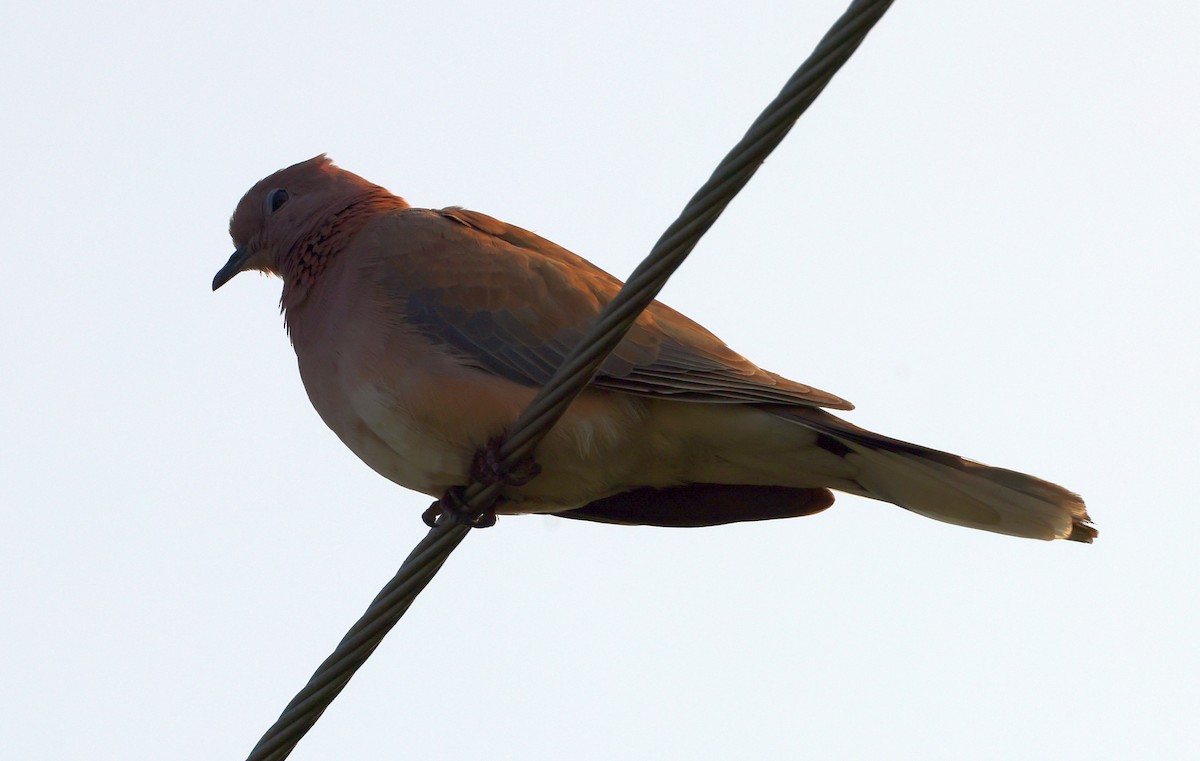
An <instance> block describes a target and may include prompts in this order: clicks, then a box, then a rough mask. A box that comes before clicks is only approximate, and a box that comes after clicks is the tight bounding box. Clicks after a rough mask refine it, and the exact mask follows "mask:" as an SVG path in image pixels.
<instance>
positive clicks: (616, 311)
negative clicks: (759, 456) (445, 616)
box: [247, 0, 892, 761]
mask: <svg viewBox="0 0 1200 761" xmlns="http://www.w3.org/2000/svg"><path fill="white" fill-rule="evenodd" d="M891 4H892V0H856V2H854V3H852V4H851V6H850V8H849V9H847V11H846V12H845V13H844V14H843V15H842V17H841V18H839V19H838V20H837V22H836V23H835V24H834V25H833V27H832V28H831V29H830V30H829V32H828V33H827V34H826V35H825V36H824V37H823V38H822V39H821V41H820V43H818V44H817V47H816V48H815V49H814V50H813V52H812V54H811V55H810V56H809V57H808V59H807V60H806V61H805V62H804V63H803V64H801V66H800V68H799V69H798V70H797V71H796V73H795V74H794V75H793V76H792V78H791V79H790V80H788V82H787V84H786V85H784V87H783V90H782V91H780V93H779V95H778V96H776V98H775V99H774V100H773V101H772V102H771V103H770V105H768V106H767V108H766V109H765V110H764V111H763V112H762V114H761V115H760V116H759V117H758V119H756V120H755V121H754V123H753V124H752V125H751V126H750V129H749V130H748V131H747V132H746V135H745V136H744V137H743V138H742V139H741V141H739V142H738V144H737V145H736V146H734V148H733V150H732V151H730V152H729V154H728V155H727V156H726V157H725V158H724V160H722V161H721V163H720V164H719V165H718V166H717V168H716V170H714V171H713V174H712V176H711V177H709V179H708V181H707V182H705V183H704V185H703V186H702V187H701V188H700V190H699V191H697V192H696V194H695V195H694V196H693V197H692V199H691V200H690V201H688V203H687V205H686V206H685V207H684V209H683V211H682V212H681V213H680V215H679V218H678V219H676V220H675V222H673V223H672V224H671V226H670V227H668V228H667V230H666V232H664V233H663V235H662V237H660V238H659V239H658V242H657V243H656V244H655V245H654V248H653V249H652V250H651V252H650V254H649V255H648V256H647V257H646V259H645V260H644V261H643V262H642V263H641V264H640V265H638V267H637V269H635V270H634V271H633V274H632V275H630V276H629V279H628V280H627V281H626V283H625V286H624V287H623V288H622V289H621V291H620V292H619V293H618V294H617V296H616V297H615V298H614V299H613V300H612V301H611V302H610V303H609V304H607V305H606V306H605V308H604V309H603V311H601V313H600V316H599V317H598V318H597V319H596V322H595V324H594V325H593V326H592V328H591V330H590V331H589V332H588V334H587V335H586V336H585V337H584V338H583V339H582V340H581V341H580V343H579V345H578V346H576V347H575V349H574V350H573V351H572V352H571V354H570V355H568V357H567V358H566V359H565V360H564V361H563V364H562V365H561V366H560V367H559V368H558V370H557V371H556V372H555V373H554V375H553V376H552V377H551V379H550V380H549V381H548V382H547V383H546V385H545V386H543V387H542V389H541V391H540V392H539V393H538V395H537V396H536V397H535V398H534V400H533V401H532V402H531V403H530V404H529V407H528V408H526V410H525V411H524V412H523V413H522V414H521V416H520V417H519V418H518V419H517V422H516V423H515V424H514V425H513V426H512V428H511V432H510V435H509V436H508V437H507V438H506V440H505V442H504V443H503V444H502V445H501V447H500V456H501V459H502V461H503V464H504V467H505V468H512V467H514V466H516V465H517V464H518V463H520V462H521V461H522V459H524V458H525V457H527V456H531V455H532V453H533V451H534V449H535V448H536V447H537V445H538V444H539V443H540V442H541V440H542V438H543V437H544V436H545V435H546V433H547V432H548V431H549V430H550V429H551V428H552V427H553V426H554V424H555V423H556V422H558V420H559V418H561V417H562V415H563V413H564V412H565V411H566V409H567V407H568V406H570V404H571V402H572V401H574V399H575V397H577V396H578V395H579V393H580V392H581V391H582V390H583V388H584V387H585V386H586V385H587V384H588V382H589V381H590V380H591V379H592V376H594V375H595V374H596V371H597V369H599V367H600V365H601V363H602V362H603V361H604V360H605V358H606V357H608V355H609V353H611V352H612V350H613V349H615V348H616V346H617V344H618V343H620V341H621V339H622V338H624V336H625V334H626V333H627V332H628V331H629V329H630V328H631V327H632V326H633V323H634V321H636V320H637V318H638V315H640V314H641V313H642V310H644V309H645V308H646V307H647V306H648V305H649V304H650V302H652V301H653V300H654V297H655V296H657V295H658V292H659V291H660V290H662V287H663V286H664V285H665V284H666V282H667V278H669V277H670V276H671V274H672V273H673V272H674V271H675V270H676V269H677V268H678V267H679V265H680V264H682V263H683V260H684V259H686V258H687V255H688V254H689V253H691V251H692V249H693V248H695V246H696V243H697V242H699V240H700V237H701V236H702V235H704V233H705V232H707V231H708V229H709V228H710V227H711V226H712V225H713V223H714V222H716V220H717V218H718V217H719V216H720V215H721V212H722V211H724V209H725V207H726V206H728V205H729V202H730V201H731V200H733V197H734V196H735V195H737V193H738V192H739V191H740V190H741V189H742V188H743V187H744V186H745V185H746V183H747V182H749V180H750V178H751V177H752V176H753V175H754V173H755V172H756V171H757V170H758V167H759V166H760V165H761V164H762V162H763V161H764V160H765V159H766V157H767V155H768V154H770V153H771V151H773V150H774V149H775V147H776V146H777V145H779V143H780V142H781V141H782V140H783V138H784V136H786V135H787V133H788V131H789V130H791V128H792V125H793V124H795V122H796V120H797V119H798V118H799V117H800V115H801V114H802V113H804V111H805V110H807V108H808V106H809V105H810V104H811V103H812V102H813V101H814V100H815V99H816V97H817V96H818V95H820V93H821V91H822V90H824V89H825V85H827V84H828V83H829V80H830V79H831V78H832V77H833V75H834V74H835V73H836V72H837V71H838V70H839V69H840V68H841V67H842V64H844V63H845V62H846V61H847V60H848V59H849V58H850V56H851V55H852V54H853V53H854V51H855V50H857V49H858V46H859V45H860V44H861V43H862V41H863V39H864V38H865V37H866V35H867V33H868V32H869V31H870V30H871V29H872V28H873V27H874V26H875V23H876V22H877V21H879V19H880V18H881V17H882V16H883V14H884V13H885V12H886V11H887V9H888V8H889V7H890V6H891ZM501 488H502V487H501V485H500V484H490V485H483V484H480V483H472V484H470V485H469V486H468V487H467V488H466V489H465V490H464V492H463V497H464V501H465V502H466V503H467V504H468V505H469V506H470V507H471V508H472V509H478V510H482V509H486V508H489V507H491V505H492V504H493V503H494V502H495V501H496V498H497V497H498V495H499V491H500V489H501ZM470 530H471V529H470V528H469V527H467V526H465V525H463V524H461V523H458V522H456V521H454V520H448V519H447V517H445V516H444V517H443V518H442V519H440V520H439V521H438V525H437V526H436V527H434V528H432V529H430V531H429V533H428V534H427V535H426V537H425V538H424V539H422V540H421V542H420V543H418V544H417V546H416V547H415V548H414V549H413V551H412V553H411V554H410V555H409V556H408V557H407V558H406V559H405V561H404V563H403V564H402V565H401V566H400V570H399V571H397V572H396V575H395V576H394V577H393V578H392V580H391V581H389V582H388V583H387V585H386V586H384V588H383V589H382V590H381V591H380V592H379V594H378V595H377V596H376V597H375V599H374V600H373V601H372V602H371V604H370V605H369V606H368V607H367V610H366V611H365V612H364V613H363V615H362V617H361V618H360V619H359V620H358V622H357V623H355V624H354V626H353V627H351V629H350V631H349V632H347V633H346V636H345V637H344V638H343V639H342V641H341V642H340V643H339V644H338V646H337V648H336V649H335V650H334V651H333V654H332V655H330V656H329V657H328V658H326V659H325V661H324V662H323V663H322V664H321V665H320V667H318V668H317V670H316V672H315V673H314V674H313V676H312V678H311V679H309V682H308V684H306V685H305V686H304V688H303V689H302V690H300V692H299V693H298V694H297V695H296V697H295V698H293V699H292V702H291V703H289V704H288V706H287V708H285V709H284V711H283V713H282V714H281V715H280V716H279V718H278V719H277V720H276V721H275V723H274V724H273V725H272V726H271V728H270V729H268V730H267V732H266V734H264V735H263V737H262V739H261V740H259V741H258V744H257V745H256V746H255V747H254V750H252V751H251V752H250V755H249V756H248V757H247V761H281V760H282V759H285V758H287V756H288V755H289V754H291V752H292V749H293V748H295V746H296V743H298V742H299V741H300V738H302V737H303V736H304V735H305V734H306V733H307V732H308V730H309V729H310V728H311V727H312V726H313V724H315V723H316V721H317V719H318V718H320V716H321V714H322V713H324V711H325V709H326V708H328V707H329V705H330V703H332V702H333V699H334V698H335V697H337V695H338V693H340V692H341V691H342V688H343V687H345V686H346V683H347V682H349V681H350V678H351V677H352V676H353V675H354V672H355V671H357V670H358V668H359V666H361V665H362V664H363V663H364V662H365V661H366V659H367V658H368V657H369V656H370V655H371V653H372V652H374V650H375V648H376V647H378V645H379V643H380V642H381V641H382V640H383V637H384V635H386V634H387V632H388V631H390V630H391V628H392V627H393V626H395V625H396V623H397V622H398V621H399V620H400V617H401V616H403V615H404V613H405V611H407V610H408V607H409V606H410V605H412V602H413V600H415V599H416V597H417V595H418V594H420V593H421V590H423V589H424V588H425V586H426V585H427V584H428V583H429V582H430V581H431V580H432V579H433V576H434V574H436V573H437V572H438V570H439V569H440V568H441V567H442V564H443V563H444V562H445V561H446V558H447V557H449V555H450V553H451V552H453V551H454V548H455V547H457V546H458V544H459V543H460V542H461V541H462V540H463V538H464V537H466V535H467V532H469V531H470Z"/></svg>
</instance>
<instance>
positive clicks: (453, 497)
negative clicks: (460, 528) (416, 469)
mask: <svg viewBox="0 0 1200 761" xmlns="http://www.w3.org/2000/svg"><path fill="white" fill-rule="evenodd" d="M443 515H446V516H449V517H450V518H452V519H453V520H456V521H458V522H459V523H461V524H463V525H464V526H469V527H471V528H487V527H489V526H494V525H496V510H495V508H492V507H489V508H485V509H483V510H480V509H478V508H473V507H471V506H470V505H468V504H467V501H466V500H465V499H463V488H462V487H461V486H451V487H450V488H449V489H447V490H446V493H445V494H443V495H442V498H441V499H439V500H438V501H437V502H434V503H433V504H432V505H430V506H429V509H427V510H426V511H425V512H423V513H421V520H423V521H425V525H426V526H429V527H430V528H434V527H436V526H437V524H438V518H441V517H442V516H443Z"/></svg>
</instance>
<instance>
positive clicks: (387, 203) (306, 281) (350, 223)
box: [279, 188, 408, 310]
mask: <svg viewBox="0 0 1200 761" xmlns="http://www.w3.org/2000/svg"><path fill="white" fill-rule="evenodd" d="M407 208H408V203H407V202H406V201H405V200H404V199H403V198H400V197H399V196H394V195H392V194H391V193H388V192H387V191H386V190H384V189H383V188H371V189H370V190H366V191H364V192H363V193H362V194H360V195H358V196H355V197H354V198H352V199H351V200H350V201H349V202H348V203H345V204H343V205H341V206H340V207H336V208H334V209H333V210H332V211H331V212H330V213H328V214H324V215H321V216H320V217H319V218H318V219H317V220H316V221H315V223H314V224H313V225H312V226H311V227H310V228H309V229H308V230H307V231H306V232H305V233H304V234H303V235H301V236H300V237H299V238H298V239H297V240H296V243H295V245H293V246H292V247H291V248H290V249H289V250H288V252H287V253H286V254H285V255H284V257H283V259H282V260H281V261H280V262H279V265H280V266H279V271H280V275H282V276H283V297H282V299H281V300H280V306H281V307H283V309H285V310H287V309H291V308H292V307H295V306H297V305H299V304H300V303H301V302H303V301H304V299H305V297H306V296H307V295H308V292H309V290H310V289H311V288H312V287H313V284H314V283H316V282H317V281H318V280H319V279H320V278H321V273H323V272H324V271H325V270H326V269H327V268H328V267H329V265H330V263H331V262H332V261H333V260H334V258H335V257H337V255H338V254H340V253H341V252H342V250H343V249H345V248H346V246H347V245H348V244H349V243H350V241H351V240H353V239H354V236H355V235H356V234H357V233H358V232H359V231H360V230H361V229H362V228H363V227H364V226H365V225H366V224H367V223H368V222H370V221H371V219H373V218H374V217H376V216H377V215H379V214H382V213H384V212H388V211H393V210H396V209H407Z"/></svg>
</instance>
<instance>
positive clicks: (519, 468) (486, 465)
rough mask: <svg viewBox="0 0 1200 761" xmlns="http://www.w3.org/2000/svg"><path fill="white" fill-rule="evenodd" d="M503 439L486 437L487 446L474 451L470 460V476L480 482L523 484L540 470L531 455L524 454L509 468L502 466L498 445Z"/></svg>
mask: <svg viewBox="0 0 1200 761" xmlns="http://www.w3.org/2000/svg"><path fill="white" fill-rule="evenodd" d="M503 443H504V439H503V438H501V437H499V436H496V437H494V438H490V439H488V443H487V446H485V447H483V448H482V449H479V450H477V451H476V452H475V457H474V459H472V460H471V478H472V479H474V480H476V481H478V482H479V483H481V484H486V485H491V484H504V485H505V486H524V485H525V484H527V483H529V482H530V481H532V480H533V479H534V477H535V476H537V474H539V473H541V472H542V466H541V465H538V464H537V462H536V461H535V460H534V459H533V456H532V455H526V456H525V457H524V458H522V459H521V461H520V462H518V463H517V464H516V465H514V466H513V467H511V468H506V467H504V460H503V459H502V458H501V457H500V445H501V444H503Z"/></svg>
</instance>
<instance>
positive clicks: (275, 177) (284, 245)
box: [212, 154, 399, 291]
mask: <svg viewBox="0 0 1200 761" xmlns="http://www.w3.org/2000/svg"><path fill="white" fill-rule="evenodd" d="M379 195H385V196H387V197H388V198H395V196H392V195H391V194H390V193H388V192H387V191H386V190H384V189H383V188H381V187H379V186H378V185H375V184H373V183H370V182H368V181H366V180H364V179H363V178H361V177H359V176H358V175H356V174H353V173H351V172H347V171H346V170H344V169H341V168H339V167H337V166H334V163H333V161H331V160H330V159H329V157H327V156H326V155H325V154H321V155H320V156H315V157H313V158H311V159H309V160H308V161H302V162H300V163H299V164H293V165H292V166H289V167H288V168H286V169H280V170H279V171H278V172H275V173H274V174H272V175H271V176H269V177H267V178H265V179H262V180H259V181H258V182H257V183H256V184H255V185H254V187H252V188H250V190H249V191H247V192H246V195H244V196H242V200H241V201H239V202H238V205H237V208H236V209H235V210H234V212H233V217H232V218H230V220H229V235H230V237H232V238H233V245H234V247H235V248H236V250H235V251H234V252H233V256H231V257H229V261H228V262H226V263H225V266H224V267H222V268H221V270H220V271H219V272H218V273H217V275H216V277H214V278H213V284H212V286H213V290H214V291H215V290H216V289H218V288H220V287H221V286H222V285H224V284H225V283H227V282H229V281H230V280H232V279H233V277H234V276H235V275H237V274H238V273H239V272H245V271H246V270H258V271H260V272H265V273H267V274H270V275H282V274H283V273H284V267H285V262H286V261H287V259H288V257H289V255H291V254H293V252H294V249H295V248H296V246H297V245H298V244H299V243H300V242H301V241H302V240H304V239H305V238H306V237H307V236H309V235H310V234H312V233H313V232H314V230H315V229H316V228H319V227H320V226H321V225H322V224H324V223H325V222H326V220H328V219H329V218H330V217H331V216H332V215H335V214H337V213H338V212H340V211H342V210H343V209H345V208H347V207H348V206H350V205H352V204H353V203H355V201H357V200H358V199H361V198H363V197H371V196H379ZM396 200H399V199H396Z"/></svg>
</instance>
